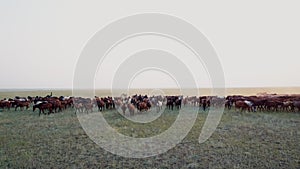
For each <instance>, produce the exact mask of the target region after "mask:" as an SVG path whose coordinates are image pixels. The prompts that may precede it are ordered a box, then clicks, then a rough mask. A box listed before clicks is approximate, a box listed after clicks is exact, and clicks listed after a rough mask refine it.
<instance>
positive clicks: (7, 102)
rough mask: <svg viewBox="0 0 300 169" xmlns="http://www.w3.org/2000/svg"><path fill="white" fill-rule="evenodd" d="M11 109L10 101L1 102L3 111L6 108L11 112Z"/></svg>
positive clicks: (0, 106)
mask: <svg viewBox="0 0 300 169" xmlns="http://www.w3.org/2000/svg"><path fill="white" fill-rule="evenodd" d="M10 107H11V103H10V101H7V100H1V101H0V108H2V109H3V110H4V108H7V110H10Z"/></svg>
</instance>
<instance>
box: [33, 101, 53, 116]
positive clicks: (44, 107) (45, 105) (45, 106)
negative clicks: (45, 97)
mask: <svg viewBox="0 0 300 169" xmlns="http://www.w3.org/2000/svg"><path fill="white" fill-rule="evenodd" d="M52 107H53V105H52V104H51V103H48V102H42V103H39V104H35V105H33V112H34V111H35V109H36V108H38V109H39V116H40V115H41V112H43V114H45V110H48V111H49V112H48V114H50V113H52V110H53V109H52Z"/></svg>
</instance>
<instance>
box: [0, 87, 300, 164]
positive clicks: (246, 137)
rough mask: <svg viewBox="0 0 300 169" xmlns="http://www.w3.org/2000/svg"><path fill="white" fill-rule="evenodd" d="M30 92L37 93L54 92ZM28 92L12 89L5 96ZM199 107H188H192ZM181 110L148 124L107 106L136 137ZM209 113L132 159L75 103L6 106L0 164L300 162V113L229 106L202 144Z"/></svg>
mask: <svg viewBox="0 0 300 169" xmlns="http://www.w3.org/2000/svg"><path fill="white" fill-rule="evenodd" d="M28 92H29V95H33V96H34V95H45V94H48V93H49V91H42V92H40V93H32V91H28ZM30 92H31V93H30ZM43 92H44V93H43ZM27 94H28V93H26V92H25V93H14V92H13V93H9V92H8V93H6V95H5V94H3V93H2V94H1V95H0V96H1V98H4V97H8V96H10V95H11V96H15V95H19V96H27ZM54 94H56V93H55V92H54ZM60 94H61V95H70V94H71V93H70V94H68V93H60ZM60 94H56V95H60ZM196 109H197V108H196ZM194 110H195V107H186V108H184V111H185V112H186V113H188V112H190V111H194ZM93 113H97V111H96V109H95V112H93ZM177 114H178V111H169V110H165V112H164V113H163V114H162V115H161V116H160V117H159V118H158V119H156V120H155V121H153V122H151V124H149V125H147V124H139V123H132V122H130V121H128V120H127V119H126V118H124V117H123V116H121V115H120V114H119V113H118V112H117V111H115V110H107V111H104V112H103V115H104V117H105V119H106V120H107V121H108V123H109V124H110V125H111V126H112V127H113V128H115V129H116V130H117V131H119V132H120V133H122V134H124V135H128V136H132V137H148V136H153V135H156V134H158V133H161V132H163V131H164V130H165V129H167V128H168V127H169V126H170V125H171V124H172V123H173V122H174V120H175V118H176V117H177ZM206 117H207V112H203V111H199V113H198V117H197V119H196V122H195V125H194V127H193V128H192V130H191V131H190V132H189V134H188V135H187V137H186V138H185V139H184V140H183V141H182V142H181V143H180V144H178V145H177V146H176V147H174V148H173V149H171V150H169V151H167V152H166V153H163V154H160V155H158V156H155V157H148V158H142V159H131V158H124V157H120V156H117V155H114V154H111V153H109V152H107V151H105V150H104V149H102V148H101V147H99V146H98V145H97V144H96V143H94V142H93V141H92V140H91V139H90V138H89V137H88V136H87V135H86V133H85V131H84V130H83V129H82V127H81V125H80V123H79V121H78V119H77V116H76V115H75V114H74V110H73V109H69V110H65V111H63V112H62V113H56V114H50V115H41V116H40V117H39V116H38V112H32V108H30V109H29V110H24V111H14V110H10V111H8V110H4V111H1V112H0V168H300V145H299V143H300V130H299V127H300V113H286V112H256V113H247V112H243V113H241V112H237V111H235V110H230V111H228V110H226V111H225V112H224V114H223V116H222V119H221V122H220V124H219V125H218V127H217V130H216V131H215V132H214V133H213V135H212V137H210V138H209V139H208V140H207V141H206V142H204V143H203V144H199V143H198V137H199V134H200V131H201V128H202V126H203V124H204V121H205V118H206Z"/></svg>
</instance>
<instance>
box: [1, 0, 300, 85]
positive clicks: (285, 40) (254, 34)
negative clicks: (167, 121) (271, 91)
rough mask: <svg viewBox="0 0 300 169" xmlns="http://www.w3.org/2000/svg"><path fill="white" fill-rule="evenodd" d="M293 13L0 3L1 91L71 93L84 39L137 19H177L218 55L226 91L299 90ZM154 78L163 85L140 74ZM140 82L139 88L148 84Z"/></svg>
mask: <svg viewBox="0 0 300 169" xmlns="http://www.w3.org/2000/svg"><path fill="white" fill-rule="evenodd" d="M108 2H109V3H108ZM299 9H300V5H299V1H296V0H295V1H274V0H269V1H259V0H257V1H247V2H245V1H238V0H236V1H209V2H208V1H206V2H201V1H200V2H199V1H174V0H168V1H159V0H152V1H143V2H142V1H138V0H136V1H107V3H104V2H100V1H89V2H87V1H62V0H57V1H54V0H51V1H38V0H36V1H30V0H28V1H15V0H8V1H1V2H0V37H1V38H0V46H1V47H0V58H1V66H0V78H1V83H0V88H70V87H72V79H73V71H74V69H75V65H76V61H77V58H78V57H79V55H80V52H81V50H82V48H83V47H84V45H85V44H86V42H87V41H88V40H89V38H90V37H92V36H93V34H95V33H96V32H97V31H98V30H100V29H101V28H102V27H104V26H105V25H107V24H109V23H110V22H112V21H114V20H117V19H119V18H122V17H124V16H129V15H133V14H137V13H143V12H159V13H165V14H171V15H174V16H178V17H180V18H183V19H185V20H186V21H188V22H190V23H192V24H193V25H194V26H196V27H197V28H198V29H199V30H200V31H202V33H204V34H205V35H206V36H207V38H208V39H209V40H210V41H211V43H212V44H213V45H214V47H215V48H216V50H217V53H218V56H219V59H220V61H221V63H222V66H223V70H224V74H225V80H226V87H260V86H300V78H299V73H300V62H299V60H300V59H299V58H300V46H299V45H300V31H299V30H300V22H299V20H300V10H299ZM125 48H126V47H125ZM108 63H109V61H108ZM154 75H155V76H158V77H159V78H158V79H162V80H163V79H165V80H166V79H167V78H164V76H165V75H157V74H156V73H154V74H152V75H151V73H149V72H148V74H147V73H146V74H144V76H154ZM98 78H99V79H101V75H97V79H98ZM139 78H141V79H140V80H138V79H139ZM139 78H137V79H136V86H137V87H138V86H139V85H143V83H141V82H144V83H149V82H147V81H144V80H143V78H142V77H139ZM198 80H199V81H201V79H198ZM152 82H153V81H152ZM150 83H151V81H150ZM153 83H154V82H153ZM172 83H173V82H172ZM199 84H200V85H201V84H203V87H207V85H208V84H209V82H205V78H204V80H203V82H202V81H201V82H199ZM101 85H102V86H101ZM106 85H107V84H105V83H103V84H101V83H99V84H98V87H108V86H106ZM165 85H166V86H168V82H166V83H165ZM133 86H134V85H133ZM166 86H164V87H166ZM171 87H172V86H171Z"/></svg>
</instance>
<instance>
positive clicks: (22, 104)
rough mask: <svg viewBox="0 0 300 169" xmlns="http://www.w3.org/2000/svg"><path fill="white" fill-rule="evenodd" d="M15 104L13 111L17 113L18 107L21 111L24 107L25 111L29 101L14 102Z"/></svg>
mask: <svg viewBox="0 0 300 169" xmlns="http://www.w3.org/2000/svg"><path fill="white" fill-rule="evenodd" d="M15 104H16V108H15V111H17V108H18V107H20V110H23V108H24V107H26V110H27V109H28V108H29V106H30V101H19V100H15Z"/></svg>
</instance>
